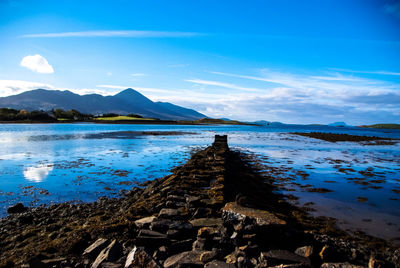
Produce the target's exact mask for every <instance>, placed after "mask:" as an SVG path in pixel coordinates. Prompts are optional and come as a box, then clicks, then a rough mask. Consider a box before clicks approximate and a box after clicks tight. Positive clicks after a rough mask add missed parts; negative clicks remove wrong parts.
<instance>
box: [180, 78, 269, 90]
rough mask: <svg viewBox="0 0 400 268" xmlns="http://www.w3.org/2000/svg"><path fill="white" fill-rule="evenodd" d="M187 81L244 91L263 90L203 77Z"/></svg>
mask: <svg viewBox="0 0 400 268" xmlns="http://www.w3.org/2000/svg"><path fill="white" fill-rule="evenodd" d="M185 81H186V82H190V83H194V84H198V85H206V86H216V87H223V88H228V89H235V90H243V91H250V92H262V91H263V90H262V89H259V88H249V87H241V86H237V85H235V84H230V83H224V82H218V81H209V80H202V79H187V80H185Z"/></svg>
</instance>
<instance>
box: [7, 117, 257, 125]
mask: <svg viewBox="0 0 400 268" xmlns="http://www.w3.org/2000/svg"><path fill="white" fill-rule="evenodd" d="M74 123H76V124H81V123H93V124H128V125H246V126H258V125H256V124H251V123H245V122H240V121H227V120H222V119H199V120H193V121H186V120H182V121H174V120H158V119H153V120H147V119H145V120H140V119H137V120H82V121H76V120H54V121H37V120H18V121H0V124H74Z"/></svg>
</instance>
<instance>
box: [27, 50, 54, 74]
mask: <svg viewBox="0 0 400 268" xmlns="http://www.w3.org/2000/svg"><path fill="white" fill-rule="evenodd" d="M20 65H21V66H22V67H25V68H28V69H29V70H31V71H34V72H37V73H42V74H52V73H54V69H53V67H52V66H51V65H50V64H49V63H48V62H47V60H46V59H45V58H44V57H43V56H40V55H39V54H36V55H29V56H26V57H24V58H23V59H22V60H21V63H20Z"/></svg>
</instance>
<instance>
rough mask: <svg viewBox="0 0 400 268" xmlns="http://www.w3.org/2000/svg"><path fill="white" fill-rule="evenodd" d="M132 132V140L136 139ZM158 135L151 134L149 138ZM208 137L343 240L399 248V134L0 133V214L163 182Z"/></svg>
mask: <svg viewBox="0 0 400 268" xmlns="http://www.w3.org/2000/svg"><path fill="white" fill-rule="evenodd" d="M293 132H301V133H310V132H325V133H337V134H348V135H358V136H371V137H380V138H383V139H384V140H383V141H390V143H389V144H387V143H383V144H382V143H377V144H375V145H374V146H370V145H368V144H364V143H363V142H358V141H338V142H334V143H332V142H329V141H325V140H321V139H315V138H312V137H306V136H299V135H296V134H292V133H293ZM139 133H141V134H140V135H139ZM143 133H147V134H148V135H147V134H145V135H143ZM154 133H157V135H154ZM215 134H228V136H229V145H230V147H231V148H233V149H235V150H239V151H241V152H244V153H246V154H248V156H249V157H250V158H251V161H252V164H254V165H255V166H256V167H257V168H258V170H259V172H260V173H261V174H264V175H265V176H266V178H273V183H274V184H275V186H277V187H278V188H277V191H279V192H281V193H283V194H285V195H286V196H287V197H286V198H287V200H288V201H290V202H292V203H293V204H295V205H297V206H300V207H303V208H304V210H307V211H308V213H310V214H311V215H313V216H316V217H332V218H334V219H336V223H337V225H338V226H339V227H341V228H342V229H344V230H348V231H350V232H365V233H366V234H370V235H373V236H376V237H379V238H384V239H387V240H391V241H393V242H398V241H399V236H400V235H399V233H400V230H399V228H400V195H399V194H400V179H399V178H400V176H399V175H400V168H399V166H400V146H399V144H398V143H396V142H393V140H392V139H399V138H400V131H399V130H384V129H379V130H378V129H377V130H375V129H360V128H335V127H326V126H296V125H284V126H279V127H258V126H222V125H213V126H212V125H204V126H188V125H186V126H178V125H99V124H62V125H61V124H57V125H52V124H43V125H42V124H37V125H36V124H35V125H31V124H2V125H0V135H1V136H0V137H1V138H0V145H1V146H0V166H1V169H0V215H1V216H2V217H5V216H6V215H7V213H6V210H7V208H8V207H9V206H11V205H13V204H15V203H18V202H22V203H23V204H24V205H25V206H27V207H37V206H49V205H51V204H57V203H62V202H73V203H82V202H93V201H96V200H97V199H98V198H100V197H103V196H105V197H120V196H121V195H122V194H123V193H125V192H126V191H128V190H130V189H131V188H132V187H134V186H137V185H142V184H143V183H146V182H148V181H152V180H154V179H156V178H160V177H163V176H165V175H168V174H170V173H171V169H173V168H174V167H177V166H179V165H182V164H183V163H185V162H186V161H187V160H188V159H189V158H190V156H191V154H192V153H193V152H196V151H198V150H200V149H204V148H205V147H206V146H207V145H209V143H210V141H211V140H212V139H213V137H214V135H215Z"/></svg>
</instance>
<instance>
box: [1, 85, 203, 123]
mask: <svg viewBox="0 0 400 268" xmlns="http://www.w3.org/2000/svg"><path fill="white" fill-rule="evenodd" d="M0 107H3V108H13V109H18V110H21V109H24V110H27V111H32V110H45V111H49V110H51V109H56V108H59V109H63V110H71V109H74V110H78V111H80V112H82V113H85V114H94V115H97V114H105V113H116V114H121V115H127V114H139V115H142V116H143V117H151V118H159V119H163V120H197V119H200V118H205V117H207V116H205V115H204V114H201V113H199V112H197V111H195V110H192V109H188V108H184V107H181V106H178V105H174V104H172V103H168V102H153V101H151V100H150V99H148V98H147V97H145V96H144V95H142V94H140V93H139V92H137V91H136V90H134V89H131V88H128V89H125V90H123V91H121V92H119V93H118V94H116V95H114V96H102V95H98V94H89V95H83V96H81V95H78V94H75V93H72V92H70V91H68V90H66V91H59V90H45V89H36V90H32V91H26V92H23V93H21V94H18V95H13V96H8V97H2V98H0Z"/></svg>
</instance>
